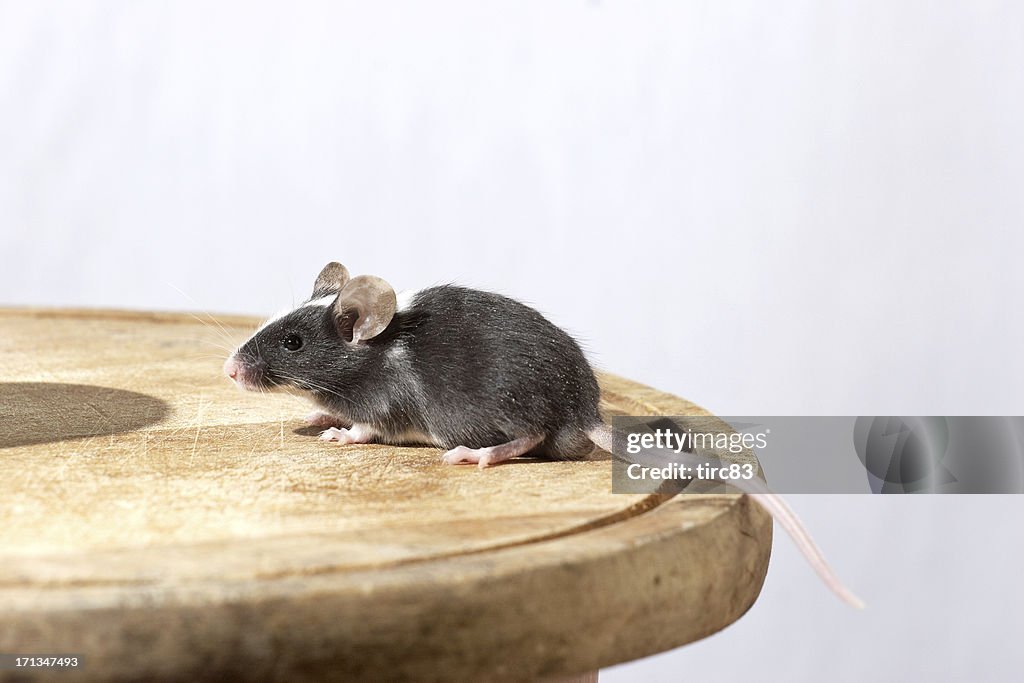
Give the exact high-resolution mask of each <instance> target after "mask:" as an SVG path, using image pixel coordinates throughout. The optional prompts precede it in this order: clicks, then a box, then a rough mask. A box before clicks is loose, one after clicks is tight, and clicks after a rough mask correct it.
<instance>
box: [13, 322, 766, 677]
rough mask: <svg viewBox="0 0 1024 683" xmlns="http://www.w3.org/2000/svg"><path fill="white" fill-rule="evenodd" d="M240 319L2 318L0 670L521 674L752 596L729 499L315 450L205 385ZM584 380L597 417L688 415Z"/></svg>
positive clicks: (672, 636) (653, 638) (260, 400)
mask: <svg viewBox="0 0 1024 683" xmlns="http://www.w3.org/2000/svg"><path fill="white" fill-rule="evenodd" d="M255 323H256V321H255V320H253V319H249V318H230V317H222V318H220V319H218V320H217V321H216V322H213V321H210V322H207V321H205V320H200V319H199V318H197V317H196V316H189V315H180V314H161V313H127V312H126V313H119V312H94V311H45V310H0V405H2V410H0V463H2V464H0V467H2V472H3V478H2V485H3V487H4V491H3V495H2V497H0V653H7V654H15V653H77V654H82V655H84V665H83V666H82V668H80V669H79V670H78V671H77V672H71V671H68V672H64V673H63V674H62V675H61V680H82V679H107V678H131V679H153V678H158V679H161V678H162V679H176V680H177V679H182V680H188V679H221V678H232V679H239V678H241V679H254V680H266V679H280V680H288V681H296V680H352V679H372V680H396V679H408V680H450V681H457V680H502V679H515V680H524V679H538V678H540V679H545V678H559V677H567V676H579V675H585V674H587V672H593V671H594V670H596V669H598V668H599V667H603V666H609V665H612V664H617V663H620V662H626V661H629V660H632V659H636V658H638V657H644V656H647V655H651V654H654V653H657V652H662V651H664V650H668V649H670V648H674V647H677V646H680V645H683V644H685V643H689V642H691V641H694V640H697V639H699V638H703V637H705V636H707V635H709V634H711V633H714V632H715V631H718V630H719V629H721V628H723V627H725V626H727V625H728V624H730V623H732V622H733V621H734V620H736V619H737V618H739V617H740V615H742V614H743V613H744V612H745V611H746V610H747V609H748V608H749V607H750V606H751V604H753V602H754V600H755V599H756V597H757V595H758V592H759V591H760V588H761V583H762V581H763V580H764V576H765V572H766V571H767V567H768V557H769V553H770V550H771V528H772V527H771V520H770V518H769V517H768V516H767V515H766V514H765V513H764V512H762V510H761V509H760V508H759V507H758V506H757V505H755V504H753V503H752V502H751V501H749V499H747V498H745V497H741V496H737V495H707V496H692V495H691V496H683V497H678V496H677V497H675V498H665V497H663V496H643V495H621V494H620V495H616V494H612V493H611V466H610V463H609V462H608V459H607V455H606V454H605V457H604V458H603V459H602V458H596V459H594V460H591V461H588V462H547V461H542V460H523V461H514V462H512V463H509V464H506V465H502V466H498V467H494V468H491V469H487V470H482V471H481V470H479V469H477V468H476V467H472V466H454V467H453V466H447V465H443V464H441V463H440V461H439V458H438V456H439V454H440V451H439V450H438V449H434V448H425V447H401V448H398V447H393V446H380V445H365V446H339V445H337V444H329V443H324V442H321V441H319V440H318V439H317V438H316V435H317V432H318V430H316V429H312V428H309V427H307V426H306V425H305V423H304V422H303V417H304V416H305V414H306V413H307V412H309V407H308V406H307V405H305V403H304V402H303V401H300V400H299V399H297V398H295V397H293V396H291V395H288V394H282V393H278V394H268V395H259V394H250V393H243V392H239V391H237V390H236V389H235V388H234V387H232V386H231V383H230V382H229V381H228V380H227V379H226V378H224V377H223V376H222V374H221V363H222V362H223V359H224V357H225V356H226V354H227V352H228V348H229V347H231V346H233V345H234V344H237V343H238V342H239V341H241V340H242V339H244V338H245V337H246V336H247V335H248V333H250V332H251V331H252V329H253V327H254V325H255ZM601 383H602V389H603V392H604V403H603V410H604V412H605V414H606V416H610V415H614V414H634V415H635V414H652V415H657V414H665V415H683V414H706V413H704V412H703V411H702V410H701V409H700V408H698V407H697V406H695V405H694V404H692V403H690V402H688V401H685V400H683V399H680V398H676V397H675V396H671V395H668V394H664V393H661V392H658V391H655V390H653V389H650V388H648V387H645V386H642V385H640V384H637V383H635V382H631V381H628V380H625V379H621V378H618V377H615V376H612V375H602V376H601ZM24 673H25V672H24V670H19V671H17V672H11V671H6V672H0V678H3V677H4V676H7V677H11V676H12V675H14V676H22V675H24ZM589 675H590V676H591V678H590V680H592V679H593V678H592V676H593V674H592V673H591V674H589Z"/></svg>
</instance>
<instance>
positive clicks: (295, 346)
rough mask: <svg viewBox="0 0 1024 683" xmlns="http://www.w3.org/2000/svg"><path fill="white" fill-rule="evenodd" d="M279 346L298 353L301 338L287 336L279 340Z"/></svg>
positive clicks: (300, 346) (292, 335)
mask: <svg viewBox="0 0 1024 683" xmlns="http://www.w3.org/2000/svg"><path fill="white" fill-rule="evenodd" d="M281 346H283V347H284V348H285V349H286V350H288V351H298V350H299V349H301V348H302V337H300V336H299V335H297V334H289V335H288V336H287V337H285V338H284V339H282V340H281Z"/></svg>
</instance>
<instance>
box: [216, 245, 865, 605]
mask: <svg viewBox="0 0 1024 683" xmlns="http://www.w3.org/2000/svg"><path fill="white" fill-rule="evenodd" d="M224 372H225V373H226V374H227V375H228V376H229V377H230V378H231V379H233V380H234V381H235V382H236V383H237V384H238V386H240V387H242V388H244V389H249V390H257V391H266V390H271V389H277V388H287V389H290V390H298V391H300V392H302V393H304V394H305V395H307V396H308V397H309V398H310V399H311V400H312V402H313V403H314V404H315V405H316V406H317V407H318V408H319V410H318V411H317V412H315V413H313V414H312V415H310V416H309V417H308V418H307V419H308V421H309V422H310V423H311V424H313V425H316V426H318V427H323V428H324V431H323V432H322V433H321V436H320V438H322V439H324V440H326V441H334V442H338V443H340V444H357V443H371V442H376V443H388V444H424V445H432V446H438V447H440V448H443V449H445V452H444V454H443V455H442V460H443V461H444V462H446V463H448V464H452V465H454V464H460V463H473V464H477V465H478V466H479V467H481V468H484V467H488V466H491V465H496V464H498V463H501V462H504V461H507V460H509V459H511V458H515V457H517V456H521V455H531V456H540V457H546V458H550V459H555V460H580V459H585V458H586V457H587V456H588V455H589V454H590V453H591V452H592V451H593V450H594V447H595V445H596V446H598V447H600V448H602V449H604V450H606V451H608V452H611V451H612V435H613V432H612V428H611V427H610V426H609V425H607V424H605V423H604V421H603V420H602V418H601V415H600V412H599V411H598V404H599V401H600V389H599V387H598V383H597V378H596V377H595V376H594V371H593V369H592V368H591V366H590V363H589V362H588V361H587V359H586V357H585V356H584V354H583V351H582V350H581V349H580V346H579V344H577V343H576V341H575V340H574V339H573V338H572V337H571V336H569V335H568V334H567V333H566V332H565V331H563V330H562V329H560V328H559V327H557V326H556V325H554V324H553V323H551V322H550V321H548V320H547V319H546V318H545V317H544V316H542V315H541V314H540V313H539V312H537V311H536V310H534V309H533V308H530V307H529V306H526V305H525V304H522V303H520V302H518V301H515V300H513V299H510V298H508V297H505V296H502V295H499V294H493V293H490V292H483V291H479V290H475V289H470V288H466V287H459V286H456V285H441V286H436V287H430V288H427V289H423V290H419V291H413V292H403V293H401V294H398V295H396V293H395V291H394V289H392V287H391V286H390V285H389V284H388V283H387V282H385V281H384V280H382V279H381V278H379V277H374V276H370V275H360V276H357V277H350V276H349V272H348V269H347V268H345V266H343V265H341V264H340V263H334V262H332V263H329V264H327V265H326V266H325V267H324V268H323V270H322V271H321V272H320V275H319V276H318V277H317V279H316V283H315V284H314V286H313V293H312V295H311V297H310V298H309V300H308V301H306V302H304V303H302V304H301V305H299V306H297V307H296V308H294V309H292V310H289V311H285V312H283V313H280V314H278V315H277V316H274V317H273V318H271V319H269V320H268V321H267V322H266V323H264V324H263V326H262V327H260V328H259V329H258V330H257V331H256V332H255V334H253V336H252V337H251V338H249V339H248V340H247V341H246V342H245V343H243V344H242V345H241V346H240V347H239V348H238V349H237V350H236V351H235V352H234V353H233V354H231V356H230V357H229V358H228V360H227V361H226V362H225V364H224ZM673 456H674V457H677V458H678V457H679V454H675V453H673ZM694 457H695V458H696V456H694ZM695 462H698V460H695ZM699 462H703V460H699ZM728 483H729V484H731V485H734V486H736V487H737V488H739V489H741V490H743V491H744V492H746V493H748V494H751V496H752V497H753V498H754V499H755V500H757V501H758V502H759V503H760V504H761V505H762V506H764V507H765V508H766V509H767V510H768V511H769V512H770V513H771V514H772V515H773V516H774V517H775V519H777V520H779V522H780V523H781V524H782V525H783V527H784V528H785V529H786V530H787V531H788V532H789V533H790V535H791V536H792V537H793V538H794V540H795V541H796V543H797V545H798V546H799V547H800V549H801V550H802V551H803V553H804V554H805V555H806V556H807V557H808V559H809V561H810V562H811V564H812V565H813V566H814V568H815V570H816V571H817V572H818V573H819V575H821V576H822V578H823V579H824V580H825V582H826V583H827V584H828V585H829V586H830V587H831V588H832V589H833V590H834V591H835V592H836V593H837V594H838V595H839V596H840V597H841V598H842V599H844V600H845V601H847V602H849V603H850V604H854V605H856V606H862V603H861V602H860V600H859V599H858V598H856V597H855V596H854V595H853V594H852V593H850V592H849V591H848V590H847V589H846V588H845V587H844V586H843V585H842V584H841V583H840V582H839V580H838V579H837V578H836V577H835V576H834V574H833V573H832V572H831V570H830V569H829V567H828V565H827V564H825V562H824V560H823V558H822V556H821V553H820V552H819V551H818V549H817V547H816V546H815V545H814V543H813V542H812V541H811V540H810V537H809V536H808V534H807V532H806V531H805V530H804V529H803V526H802V525H801V524H800V522H799V520H798V519H797V518H796V516H795V515H794V514H793V513H792V511H790V509H789V508H788V506H787V505H786V504H785V503H784V502H783V501H782V499H780V498H779V497H778V496H776V495H775V494H773V493H771V492H770V491H769V490H768V489H767V488H766V487H765V486H764V485H763V483H761V482H760V481H759V480H756V479H754V480H748V481H729V482H728Z"/></svg>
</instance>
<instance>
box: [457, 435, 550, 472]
mask: <svg viewBox="0 0 1024 683" xmlns="http://www.w3.org/2000/svg"><path fill="white" fill-rule="evenodd" d="M543 440H544V437H543V436H526V437H523V438H521V439H515V440H513V441H509V442H508V443H503V444H499V445H497V446H487V447H486V448H468V447H466V446H456V447H455V448H453V449H451V450H450V451H447V452H446V453H445V454H444V455H442V456H441V460H442V461H443V462H445V463H447V464H449V465H461V464H463V463H466V464H470V465H476V466H477V467H479V468H480V469H484V468H485V467H490V466H491V465H497V464H498V463H500V462H505V461H506V460H511V459H512V458H514V457H516V456H518V455H523V454H524V453H528V452H529V451H530V450H532V449H533V448H535V447H536V446H537V444H539V443H540V442H541V441H543Z"/></svg>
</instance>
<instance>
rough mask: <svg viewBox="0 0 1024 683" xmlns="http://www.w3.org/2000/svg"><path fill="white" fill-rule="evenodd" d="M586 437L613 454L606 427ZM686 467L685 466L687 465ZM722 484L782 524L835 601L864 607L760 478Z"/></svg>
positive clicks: (682, 455) (694, 460)
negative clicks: (740, 492)
mask: <svg viewBox="0 0 1024 683" xmlns="http://www.w3.org/2000/svg"><path fill="white" fill-rule="evenodd" d="M587 436H588V437H590V440H591V441H593V442H594V443H595V444H597V445H598V447H600V448H602V449H604V450H606V451H608V452H609V453H613V451H612V443H613V438H614V432H613V430H612V428H611V427H610V426H609V425H606V424H600V425H597V426H596V427H594V428H593V429H591V430H590V431H588V432H587ZM648 453H651V454H656V453H657V450H655V449H652V450H650V451H648ZM665 453H666V454H667V455H671V457H672V458H673V459H674V460H677V461H678V460H680V459H685V460H687V461H690V462H692V464H693V466H696V465H699V464H701V463H704V462H706V461H705V459H704V458H701V457H699V456H696V455H693V454H692V453H685V452H681V453H676V452H675V451H669V450H666V451H665ZM688 464H689V463H688ZM723 483H725V484H729V485H730V486H735V487H736V488H738V489H740V490H741V491H743V492H744V493H746V494H749V495H750V497H751V498H753V499H754V500H755V501H757V503H758V504H760V505H761V507H763V508H764V509H765V510H767V511H768V514H770V515H771V516H772V517H773V518H774V519H775V520H777V521H778V522H779V524H781V525H782V528H783V529H785V530H786V533H788V534H789V535H790V537H792V539H793V541H794V542H795V543H796V547H797V548H799V549H800V552H801V553H803V555H804V557H805V558H807V561H808V562H809V563H810V565H811V567H813V568H814V571H815V572H817V573H818V576H820V577H821V580H822V581H824V582H825V585H826V586H828V587H829V588H830V589H831V590H832V592H833V593H835V594H836V595H837V596H839V598H840V599H841V600H842V601H843V602H845V603H847V604H849V605H851V606H853V607H856V608H858V609H863V608H864V601H863V600H861V599H860V598H858V597H857V596H856V595H854V594H853V593H852V592H851V591H850V589H849V588H847V587H846V586H845V585H844V584H843V582H842V581H840V580H839V577H838V576H836V574H835V572H834V571H832V568H831V567H830V566H829V565H828V562H826V561H825V558H824V556H823V555H822V554H821V550H819V549H818V546H817V544H816V543H815V542H814V541H813V540H812V539H811V536H810V534H809V533H807V529H805V528H804V525H803V524H802V523H801V522H800V519H799V518H798V517H797V516H796V513H794V512H793V510H792V509H790V507H789V505H787V504H786V502H785V501H784V500H782V498H780V497H779V496H778V495H776V494H774V493H772V492H771V490H770V489H769V488H768V487H767V486H765V484H764V482H762V481H761V480H760V479H750V480H729V481H723Z"/></svg>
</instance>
